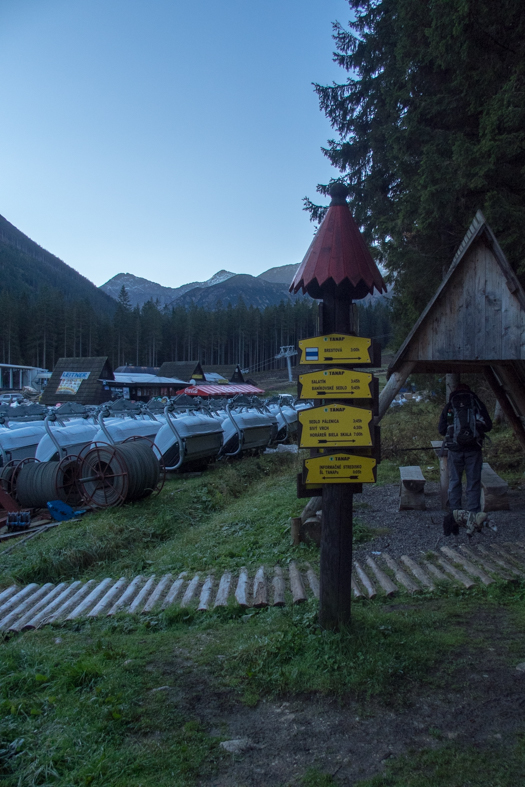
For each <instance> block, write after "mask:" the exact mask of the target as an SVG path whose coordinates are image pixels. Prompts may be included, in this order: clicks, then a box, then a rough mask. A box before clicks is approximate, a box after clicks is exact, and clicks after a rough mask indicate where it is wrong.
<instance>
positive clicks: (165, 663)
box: [0, 405, 525, 787]
mask: <svg viewBox="0 0 525 787" xmlns="http://www.w3.org/2000/svg"><path fill="white" fill-rule="evenodd" d="M409 407H411V405H410V406H409ZM419 412H420V411H419V410H417V411H416V410H414V412H413V413H412V415H410V412H409V410H406V409H405V408H399V409H398V410H397V411H396V412H395V413H393V414H392V415H390V414H389V416H388V419H391V423H390V424H389V422H388V420H387V419H385V433H386V435H387V446H388V445H392V439H394V438H393V437H389V435H392V436H394V437H395V439H396V440H397V441H398V444H399V445H405V443H404V442H403V441H404V440H405V438H406V437H407V436H408V435H409V434H410V433H409V431H407V430H408V429H409V422H410V420H412V422H413V423H415V422H416V421H417V419H416V418H415V415H417V414H418V413H419ZM422 412H423V416H422V418H423V422H424V424H426V426H425V427H424V428H423V426H421V429H422V430H424V429H426V428H427V427H430V424H431V423H432V419H433V417H434V416H433V415H432V413H431V412H430V410H428V412H427V410H423V411H422ZM434 415H435V413H434ZM389 430H390V431H389ZM396 430H397V432H396ZM500 434H501V435H502V437H500ZM505 434H506V432H505V431H504V430H502V431H501V432H497V433H496V440H495V441H494V443H495V446H496V447H498V450H500V451H501V455H502V456H504V454H503V447H502V446H503V441H504V436H505ZM396 435H397V436H396ZM417 436H418V440H419V439H424V440H427V438H428V439H430V438H429V437H428V435H424V434H423V432H421V434H419V433H418V435H417ZM505 439H506V438H505ZM422 444H423V443H422ZM425 456H427V454H425ZM398 459H399V457H398V456H397V455H395V454H394V452H393V451H392V452H391V456H390V458H387V459H386V460H385V461H384V462H383V463H382V464H381V466H380V468H379V474H378V482H379V483H380V482H383V483H384V482H387V481H388V480H391V481H393V482H395V483H397V481H398V470H397V468H398V464H399V461H398ZM300 461H301V457H294V456H290V455H286V454H274V455H271V456H267V457H261V458H252V459H245V460H243V461H242V462H235V463H232V464H230V465H218V466H216V467H214V468H212V469H211V470H210V472H207V473H205V474H203V475H202V476H201V477H199V478H181V477H175V478H173V479H171V480H170V481H169V482H168V483H167V485H166V487H165V489H164V490H163V492H162V493H161V494H160V496H159V497H157V498H150V499H148V500H145V501H142V502H140V503H138V504H135V505H131V506H126V507H125V508H122V509H113V510H111V511H107V512H99V513H96V514H90V515H88V516H86V517H85V518H84V519H83V520H82V521H80V522H78V523H63V524H61V525H60V526H59V527H57V528H56V529H54V530H52V531H50V532H48V533H47V534H45V535H43V536H41V537H39V538H38V539H35V540H34V541H29V542H28V543H27V545H20V546H19V547H17V548H16V549H15V550H13V551H12V552H11V553H10V554H5V555H2V551H1V550H0V587H4V586H5V585H6V584H10V583H11V582H12V581H13V580H16V581H18V582H24V583H25V582H30V581H36V582H45V581H51V582H58V581H61V580H69V579H72V578H82V579H89V578H102V577H106V576H112V577H114V578H118V577H119V576H126V577H132V576H134V575H136V574H137V573H139V572H140V573H144V574H152V573H155V574H161V573H166V572H168V571H171V572H173V573H177V572H178V571H180V570H183V569H185V570H189V571H213V572H214V573H215V574H216V575H217V574H219V572H221V571H222V570H223V569H226V568H228V569H232V570H235V569H237V568H239V567H241V566H243V565H246V566H248V567H251V568H253V567H255V566H258V565H260V564H261V563H264V564H266V565H268V566H270V565H272V564H274V563H280V564H282V565H286V563H287V562H288V561H289V560H291V559H295V560H297V561H298V562H299V563H301V561H305V560H308V561H309V562H310V563H312V564H313V565H316V564H317V563H318V559H319V553H318V550H317V549H316V548H314V547H307V546H305V545H302V546H301V547H299V548H297V547H293V546H291V544H290V533H289V523H288V520H289V518H290V517H291V516H296V515H298V514H299V513H300V511H301V509H302V507H303V506H304V503H305V501H302V500H297V498H296V489H295V475H296V473H297V472H298V467H299V466H300ZM422 461H426V460H425V459H424V458H422ZM509 461H510V460H509ZM410 463H411V464H412V463H414V464H415V463H417V461H414V460H413V457H412V459H411V461H410ZM429 464H430V463H429ZM494 464H495V463H493V466H494ZM495 469H498V466H497V465H496V466H495ZM511 470H512V469H511V468H510V469H509V468H507V471H508V472H509V473H510V472H511ZM512 472H516V473H517V472H518V471H515V470H514V471H512ZM425 474H426V475H427V473H425ZM516 477H517V476H516ZM355 508H356V512H357V517H356V518H355V519H354V540H355V541H356V542H357V543H361V542H363V541H366V540H367V539H368V538H370V537H371V536H373V533H372V532H371V531H370V530H368V529H367V528H366V527H365V526H364V525H362V523H361V522H360V521H359V512H360V510H361V509H362V508H363V504H361V503H360V501H359V499H357V500H356V506H355ZM7 545H9V546H10V544H9V542H7ZM5 548H6V547H4V549H5ZM524 599H525V588H524V587H523V586H522V585H520V584H518V585H517V586H515V585H513V586H510V585H509V586H505V585H501V584H498V585H497V586H496V587H494V586H491V587H489V588H488V589H483V588H478V589H476V590H473V591H465V590H462V589H460V588H458V589H456V591H454V592H453V593H451V591H450V590H448V591H447V592H446V593H445V592H444V591H442V590H440V589H438V590H437V591H436V592H435V593H432V594H430V593H423V594H421V596H419V597H418V598H410V597H408V596H403V595H402V594H401V595H400V596H399V597H397V598H396V599H394V600H389V601H387V600H384V599H383V600H381V599H376V600H375V601H374V602H370V601H367V602H356V603H354V605H353V619H352V623H351V626H350V627H349V628H348V629H346V630H343V631H341V632H339V633H334V632H326V631H322V630H321V629H320V628H319V626H318V624H317V607H316V603H315V602H313V601H310V602H308V603H306V604H304V605H302V606H299V607H292V606H291V605H289V606H287V607H285V608H283V609H273V608H269V609H263V610H242V609H239V608H236V607H234V606H233V605H232V606H230V607H227V608H226V609H222V610H218V611H215V612H210V613H207V614H206V615H202V614H199V613H197V612H196V611H192V610H187V609H182V610H181V609H178V608H172V609H171V610H168V611H166V612H164V613H159V614H154V615H145V616H129V615H125V614H121V615H118V616H117V617H116V618H114V619H111V620H98V619H94V620H80V621H77V622H75V623H69V624H63V625H58V624H55V625H54V626H47V627H45V628H43V629H42V630H40V631H34V632H26V633H24V634H23V635H18V636H14V637H5V638H4V640H3V641H2V642H0V648H1V653H0V783H1V784H2V787H4V784H5V785H6V787H33V785H53V787H84V786H85V785H104V787H121V786H122V787H124V786H126V787H139V786H141V787H179V786H180V787H190V786H191V785H194V784H196V783H197V782H198V780H199V779H205V778H207V776H209V777H210V778H212V775H213V773H214V771H216V770H217V769H220V768H221V767H223V766H222V761H223V759H224V758H225V757H226V759H227V762H230V761H231V760H230V759H228V755H225V753H224V751H223V750H222V749H221V748H220V747H219V741H220V740H221V736H222V738H224V737H225V736H226V737H227V735H226V728H223V727H221V725H220V724H218V725H214V726H213V727H212V726H210V724H209V723H207V722H206V715H205V714H203V712H202V703H203V702H204V703H205V702H206V701H207V699H208V698H211V699H212V701H214V702H217V703H219V706H220V701H219V699H218V698H220V697H222V696H223V694H224V692H227V693H228V697H230V696H231V697H232V698H233V699H231V700H229V701H230V702H233V703H239V702H242V703H244V704H245V705H246V706H249V707H253V708H254V709H255V710H256V709H257V704H258V702H259V701H260V700H261V699H265V698H266V699H268V701H272V700H273V699H275V700H277V699H278V698H280V697H294V696H295V697H303V698H304V697H305V696H310V695H312V694H313V695H318V696H327V697H337V698H338V701H339V703H341V704H343V705H344V703H346V702H347V700H348V699H352V700H359V701H360V702H361V703H363V705H364V707H367V703H373V704H374V707H377V706H378V703H379V706H381V705H385V704H386V705H387V706H388V712H389V713H395V712H396V709H398V708H399V706H400V705H405V704H406V703H410V702H412V701H413V699H414V697H416V698H417V697H418V696H422V697H426V696H431V695H432V693H433V692H436V691H441V690H442V689H443V687H444V686H448V685H450V686H454V685H455V682H458V685H459V688H461V680H462V678H461V677H458V676H460V675H461V674H462V673H461V670H467V672H468V671H469V670H470V671H475V670H476V669H477V667H478V665H479V663H481V662H483V661H484V659H485V654H486V653H487V652H488V651H489V649H490V651H491V652H492V651H494V652H495V655H494V657H493V658H495V659H496V661H497V664H498V665H499V666H500V668H501V669H503V670H509V669H510V670H512V669H514V668H515V665H516V664H517V663H519V662H520V661H523V654H524V653H525V633H524V632H525V605H524V604H523V601H524ZM487 620H488V621H490V622H489V623H487ZM166 686H167V687H168V688H165V687H166ZM156 689H160V691H156ZM305 701H306V700H305ZM416 707H417V706H416ZM230 712H231V709H230V708H229V707H228V709H227V713H230ZM217 713H218V714H219V716H220V708H219V710H218V711H217ZM218 730H219V732H218ZM222 731H224V735H223V734H222ZM435 736H436V746H437V748H435V749H432V748H428V749H425V748H420V749H419V750H414V751H412V752H409V753H408V754H407V755H406V756H404V757H401V758H397V759H395V760H393V761H392V762H390V761H389V764H388V766H387V767H386V768H385V771H384V773H382V774H380V775H377V776H376V777H375V778H374V779H372V780H369V781H368V782H362V783H360V785H359V787H427V785H428V787H430V785H432V787H434V785H439V786H440V787H466V786H467V785H469V786H470V785H473V787H474V785H475V786H476V787H478V785H480V787H485V785H486V787H511V785H512V787H514V785H516V784H519V783H521V782H520V780H519V779H518V776H519V775H520V773H523V769H524V764H523V751H524V746H523V739H521V738H520V739H512V740H509V741H503V742H501V743H500V744H496V743H494V745H493V746H492V745H491V746H487V747H485V748H484V749H483V750H481V751H480V749H479V747H476V748H472V747H470V745H468V746H465V745H460V744H459V743H457V742H456V741H454V742H451V741H448V740H447V739H446V738H445V737H443V735H442V733H440V732H439V730H437V728H436V731H435ZM521 781H523V779H521ZM297 783H299V784H302V785H303V787H327V786H328V785H331V784H338V783H339V782H338V777H337V775H336V776H335V777H332V776H331V775H330V774H329V773H325V772H324V770H323V769H321V770H317V769H316V768H310V769H307V770H305V773H304V774H303V776H302V777H301V778H300V780H299V781H298V782H297ZM356 787H357V785H356Z"/></svg>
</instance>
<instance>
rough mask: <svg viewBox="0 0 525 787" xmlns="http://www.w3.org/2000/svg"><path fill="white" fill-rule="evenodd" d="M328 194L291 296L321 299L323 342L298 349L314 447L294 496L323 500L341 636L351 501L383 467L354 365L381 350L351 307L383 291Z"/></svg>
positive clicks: (364, 381)
mask: <svg viewBox="0 0 525 787" xmlns="http://www.w3.org/2000/svg"><path fill="white" fill-rule="evenodd" d="M330 193H331V196H332V202H331V203H330V206H329V208H328V211H327V212H326V215H325V217H324V219H323V222H322V224H321V226H320V227H319V230H318V231H317V234H316V236H315V237H314V239H313V241H312V243H311V245H310V248H309V249H308V251H307V253H306V256H305V258H304V260H303V262H302V263H301V265H300V267H299V269H298V271H297V273H296V274H295V277H294V280H293V282H292V285H291V287H290V290H291V291H292V292H295V293H297V292H298V291H299V290H300V289H302V291H303V292H307V293H308V294H309V295H310V296H311V297H313V298H318V299H320V300H321V304H320V309H319V318H320V331H321V335H320V336H315V337H312V338H309V339H303V340H301V341H300V342H299V349H300V351H301V358H300V363H301V364H307V365H310V364H312V365H314V364H315V365H316V366H317V367H320V368H317V369H316V370H313V371H312V372H311V373H308V374H303V375H301V376H300V379H299V397H300V398H301V399H309V398H313V399H314V401H315V405H316V406H315V407H314V408H313V409H310V410H307V411H304V412H301V413H299V423H300V430H301V433H300V445H301V447H305V448H310V458H309V459H306V460H305V461H304V466H303V472H302V474H300V477H299V478H298V494H299V495H300V496H305V497H306V496H311V495H313V494H316V495H318V494H319V493H322V497H323V505H322V510H323V518H322V533H321V559H320V590H319V621H320V623H321V626H323V628H331V629H338V628H339V627H340V626H341V625H348V623H349V622H350V612H351V600H352V591H351V583H350V577H351V573H352V509H353V496H354V493H355V492H360V491H361V489H362V486H361V485H362V484H363V483H371V482H374V481H375V478H376V468H377V464H378V462H379V427H378V425H377V419H375V418H374V414H376V413H377V412H378V399H379V396H378V387H377V381H376V380H375V379H374V378H373V376H372V375H371V374H369V373H366V372H356V371H355V370H354V367H356V366H358V367H360V366H371V367H373V366H379V365H380V363H381V360H380V358H381V352H380V349H379V347H378V346H377V345H376V344H375V343H374V342H373V341H372V340H371V339H369V338H365V337H361V336H357V335H356V334H357V332H358V331H357V329H356V325H355V323H354V316H353V315H354V310H353V309H352V301H353V300H360V299H361V298H364V297H365V296H366V295H368V294H369V293H372V292H373V291H374V289H376V290H377V291H378V292H379V293H381V292H385V291H386V288H385V286H384V283H383V280H382V278H381V274H380V273H379V270H378V268H377V266H376V264H375V262H374V260H373V258H372V256H371V254H370V252H369V250H368V248H367V246H366V244H365V242H364V240H363V238H362V237H361V234H360V232H359V228H358V227H357V225H356V223H355V221H354V220H353V218H352V216H351V214H350V211H349V209H348V205H347V202H346V196H347V194H348V189H347V188H346V186H344V184H342V183H333V184H332V186H331V188H330ZM348 400H352V406H349V404H348ZM355 405H359V406H355ZM363 454H366V455H363Z"/></svg>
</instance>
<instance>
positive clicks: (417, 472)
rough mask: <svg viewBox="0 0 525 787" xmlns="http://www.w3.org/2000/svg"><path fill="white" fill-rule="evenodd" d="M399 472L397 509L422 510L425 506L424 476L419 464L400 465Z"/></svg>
mask: <svg viewBox="0 0 525 787" xmlns="http://www.w3.org/2000/svg"><path fill="white" fill-rule="evenodd" d="M399 474H400V476H401V482H400V484H399V510H400V511H412V510H414V509H415V510H419V511H424V510H425V508H426V506H425V477H424V475H423V473H422V472H421V468H420V467H419V465H412V466H410V467H400V468H399Z"/></svg>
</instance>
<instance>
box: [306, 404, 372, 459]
mask: <svg viewBox="0 0 525 787" xmlns="http://www.w3.org/2000/svg"><path fill="white" fill-rule="evenodd" d="M297 418H298V420H299V424H300V430H301V431H300V437H299V446H300V447H301V448H317V447H320V448H343V447H344V448H355V447H356V446H365V445H366V446H369V445H372V435H371V434H370V427H369V424H370V421H371V420H372V411H371V410H364V409H363V408H362V407H349V406H348V405H346V404H326V405H323V406H322V407H311V408H310V409H308V410H302V411H300V412H299V413H298V414H297Z"/></svg>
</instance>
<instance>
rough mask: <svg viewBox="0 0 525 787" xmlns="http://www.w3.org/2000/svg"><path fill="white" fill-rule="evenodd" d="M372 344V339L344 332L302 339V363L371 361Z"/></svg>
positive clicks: (300, 344) (356, 362) (357, 362)
mask: <svg viewBox="0 0 525 787" xmlns="http://www.w3.org/2000/svg"><path fill="white" fill-rule="evenodd" d="M371 344H372V340H371V339H365V338H363V337H362V336H348V335H347V334H344V333H330V334H328V335H327V336H314V337H312V338H311V339H301V341H300V342H299V349H300V350H301V361H300V363H333V364H336V363H348V364H362V363H365V364H366V363H371V362H372V361H371V358H370V347H371Z"/></svg>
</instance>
